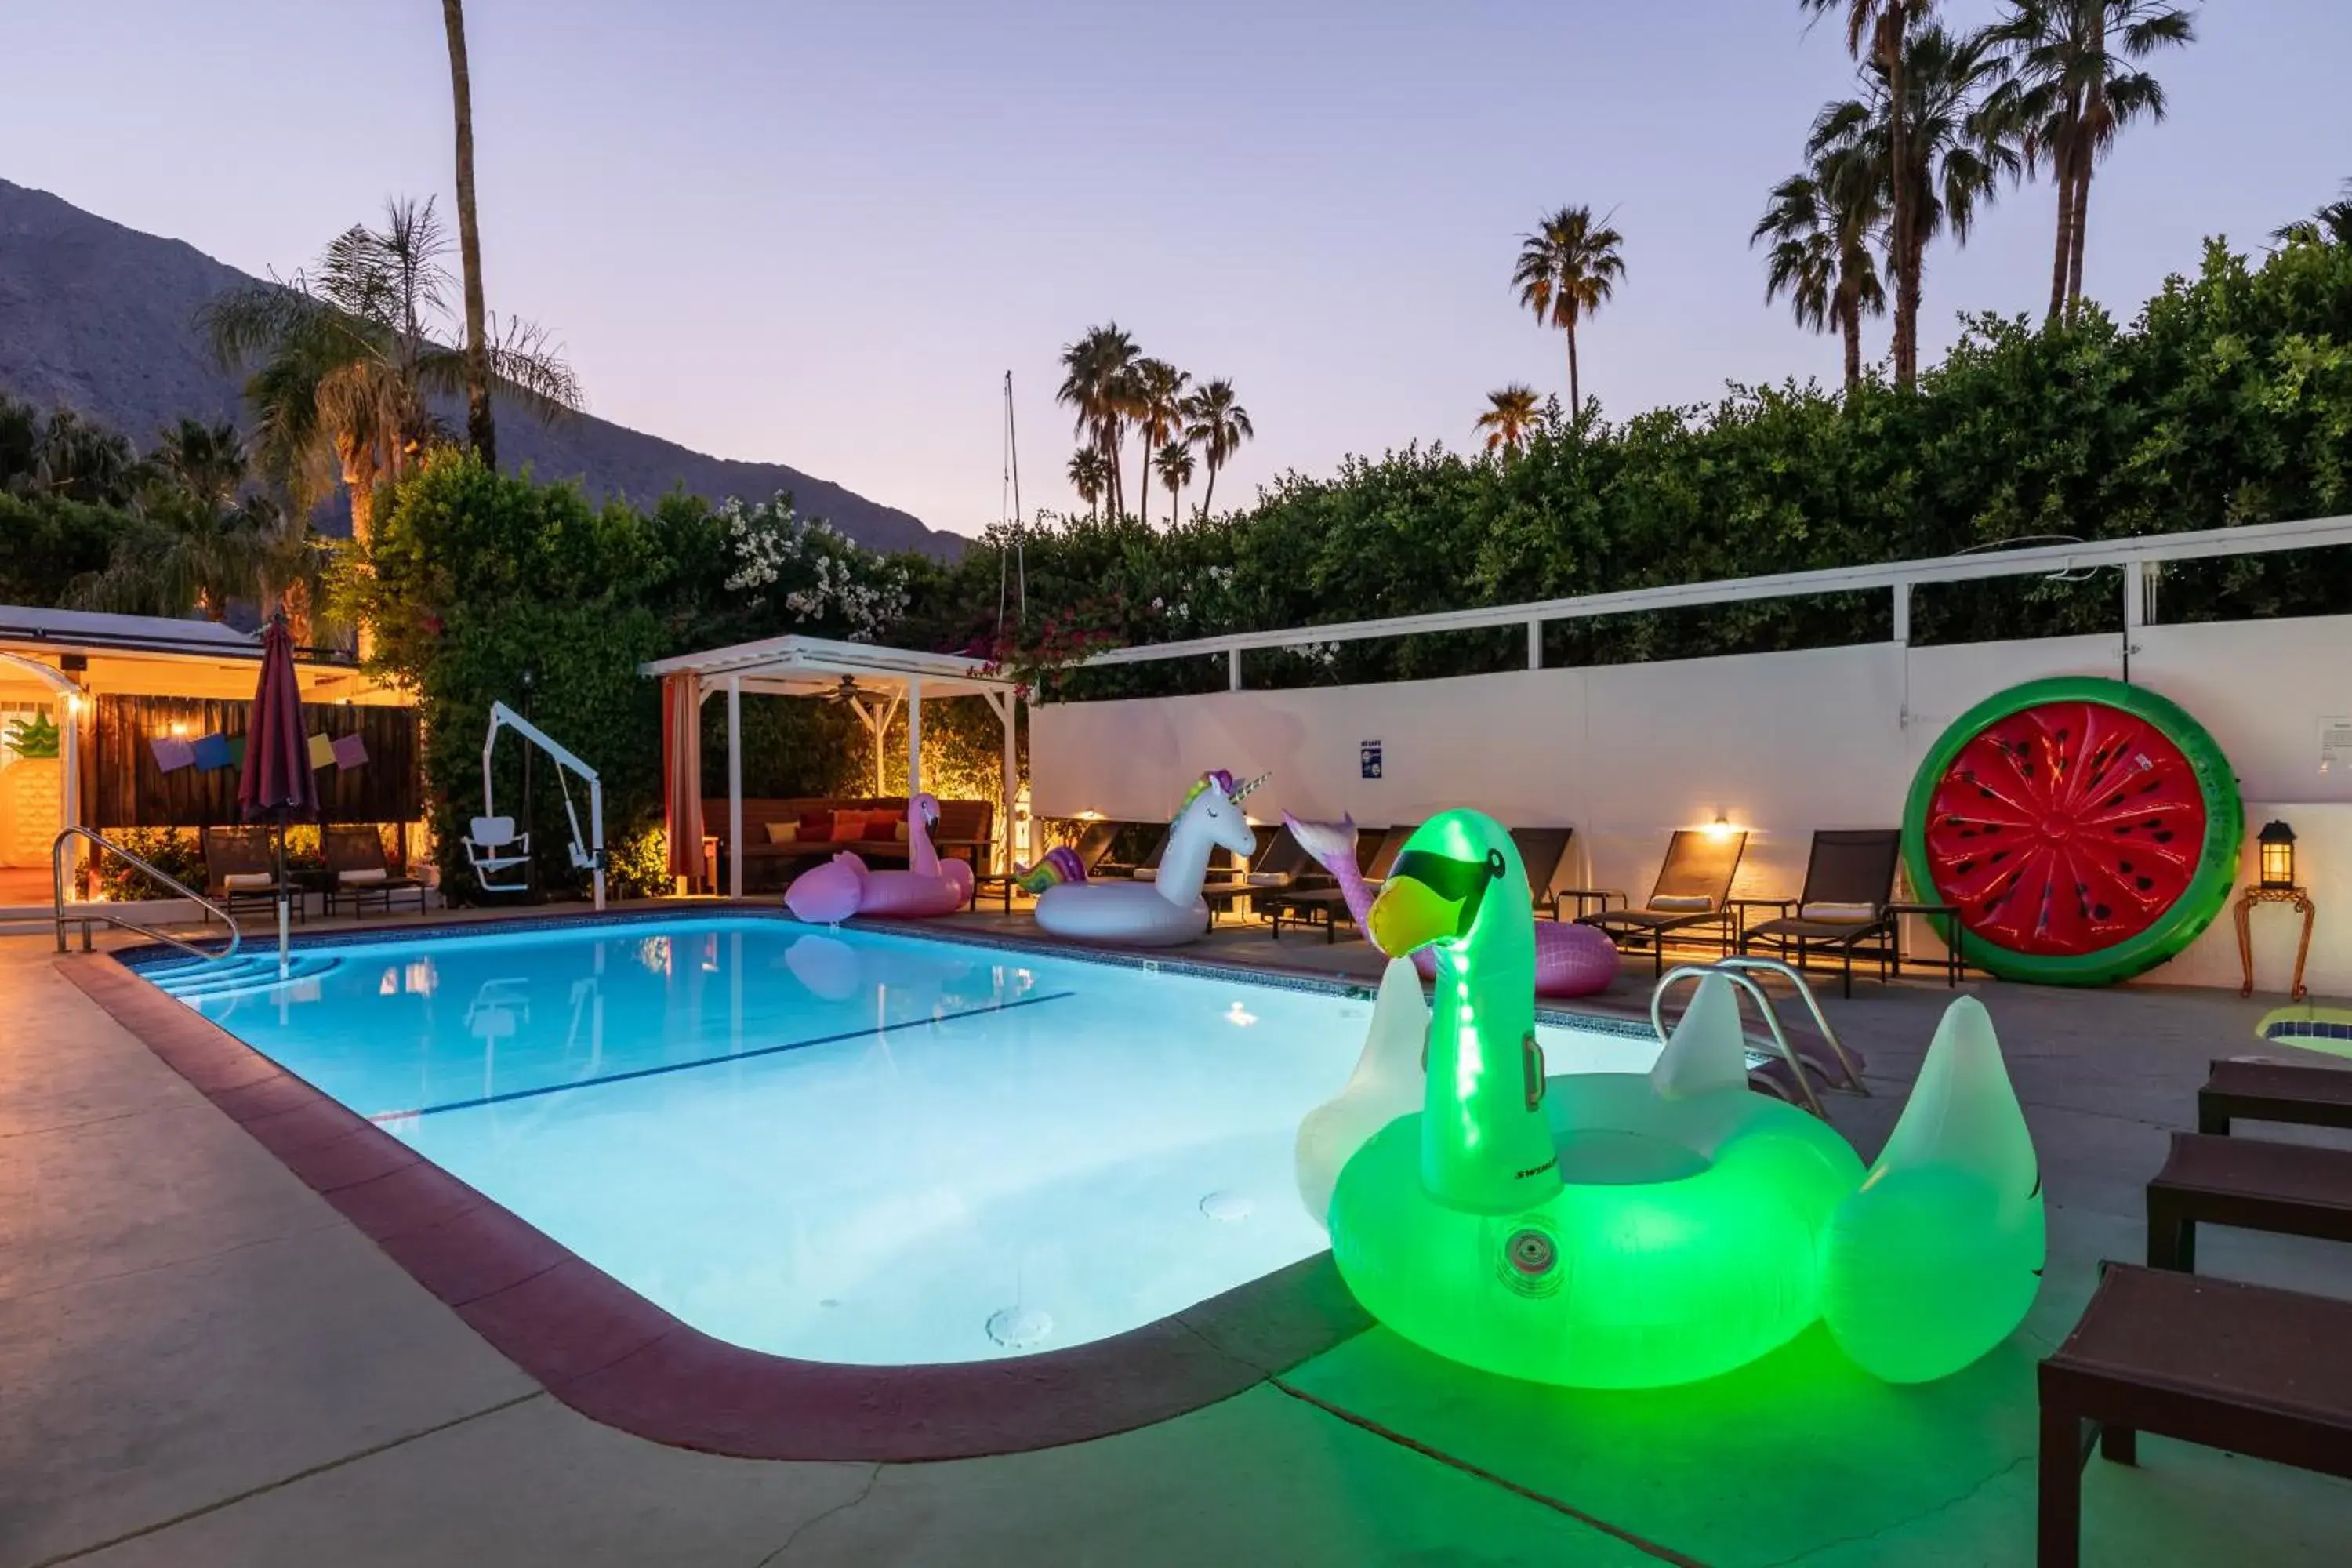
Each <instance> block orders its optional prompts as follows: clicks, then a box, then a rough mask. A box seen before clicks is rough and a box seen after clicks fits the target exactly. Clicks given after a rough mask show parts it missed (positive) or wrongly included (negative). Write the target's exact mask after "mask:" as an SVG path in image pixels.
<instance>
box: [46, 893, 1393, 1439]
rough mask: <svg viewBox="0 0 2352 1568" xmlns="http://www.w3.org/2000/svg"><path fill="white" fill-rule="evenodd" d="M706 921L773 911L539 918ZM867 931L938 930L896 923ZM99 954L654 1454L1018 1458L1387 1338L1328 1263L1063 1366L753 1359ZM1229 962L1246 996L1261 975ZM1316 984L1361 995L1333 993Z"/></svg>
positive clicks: (96, 995) (134, 1026)
mask: <svg viewBox="0 0 2352 1568" xmlns="http://www.w3.org/2000/svg"><path fill="white" fill-rule="evenodd" d="M705 910H708V911H710V912H712V913H720V914H725V915H730V916H731V915H738V914H758V913H760V912H761V911H759V910H755V909H745V908H744V907H742V906H734V905H713V904H698V905H696V906H694V912H693V913H687V912H686V911H685V910H681V909H679V908H677V907H676V906H673V907H670V908H668V909H665V910H646V911H623V912H619V913H618V914H617V916H616V914H615V912H614V911H606V912H604V913H601V914H584V913H583V914H567V915H563V916H556V917H551V918H549V919H548V920H546V921H540V920H537V919H536V918H533V919H530V921H529V922H528V923H529V925H530V926H572V925H583V924H598V923H611V922H612V921H614V920H615V919H616V918H617V919H619V920H621V921H630V922H634V921H638V920H661V919H667V920H673V921H674V920H677V919H678V918H680V917H681V915H684V917H685V918H688V919H692V918H695V916H696V915H698V914H701V913H702V912H703V911H705ZM517 929H527V927H525V926H524V925H523V922H520V921H516V920H513V919H508V920H499V921H478V922H460V923H447V924H444V923H435V924H431V925H425V926H415V925H411V926H405V927H394V928H361V929H356V930H353V931H341V932H333V933H316V934H313V935H312V936H310V937H309V938H308V939H298V941H297V942H296V943H295V945H297V946H299V947H304V948H317V947H332V946H350V945H357V944H360V943H373V942H383V941H386V940H398V939H399V938H400V937H402V936H404V935H407V936H414V937H416V938H427V937H438V936H447V935H456V934H465V933H467V932H468V931H515V930H517ZM870 929H874V930H877V931H889V932H890V933H892V934H913V935H924V936H936V935H940V934H943V933H940V932H938V931H933V930H928V929H924V928H914V929H911V930H910V929H908V928H907V927H903V926H898V925H890V926H885V925H883V924H881V923H880V922H874V923H873V924H872V926H871V927H870ZM992 945H1000V946H1005V947H1020V946H1021V945H1022V944H1018V943H1013V942H992ZM160 951H162V952H170V951H171V950H169V949H162V950H160ZM1028 951H1038V952H1042V951H1044V950H1042V949H1035V948H1032V949H1028ZM93 956H96V957H98V960H99V961H98V962H96V963H92V962H91V961H90V959H89V958H88V957H80V958H76V957H68V958H61V959H58V960H57V961H55V962H56V966H57V968H58V970H59V971H60V972H62V973H64V974H65V976H66V977H67V978H68V980H70V981H71V982H72V983H73V984H75V985H76V986H77V987H79V989H80V990H81V991H82V992H83V993H84V994H86V995H88V996H89V998H90V999H91V1001H93V1002H94V1003H96V1004H97V1005H98V1006H99V1007H100V1009H102V1010H103V1011H104V1012H106V1013H107V1014H108V1015H109V1016H111V1017H112V1018H113V1019H114V1020H115V1022H117V1023H118V1024H120V1025H121V1026H122V1027H123V1028H124V1029H125V1030H126V1031H127V1032H128V1033H130V1034H131V1036H132V1037H134V1038H136V1039H138V1040H139V1041H140V1042H141V1043H142V1044H143V1045H145V1046H146V1047H147V1048H148V1049H149V1050H151V1051H152V1052H153V1053H154V1054H155V1055H156V1056H157V1057H158V1058H161V1059H162V1060H163V1062H164V1064H165V1065H167V1066H168V1067H170V1068H172V1069H173V1071H174V1072H176V1073H178V1074H179V1075H180V1077H181V1078H183V1079H185V1080H186V1081H187V1082H188V1083H189V1085H190V1086H191V1087H193V1088H194V1089H196V1090H197V1092H199V1093H200V1094H202V1095H204V1096H205V1098H206V1099H207V1100H211V1101H212V1103H213V1104H214V1105H215V1107H216V1108H218V1109H219V1110H221V1112H222V1113H223V1114H224V1115H226V1116H227V1117H228V1118H229V1119H230V1120H231V1121H236V1123H237V1124H238V1125H239V1126H241V1127H243V1128H244V1130H245V1131H246V1132H247V1135H248V1136H250V1137H251V1138H252V1139H253V1140H254V1141H255V1142H257V1143H259V1144H260V1145H261V1146H262V1147H263V1148H264V1149H267V1150H268V1152H270V1153H272V1154H273V1155H275V1156H276V1157H277V1158H278V1161H279V1162H280V1163H283V1164H284V1165H285V1166H286V1167H287V1168H288V1169H289V1171H291V1172H292V1173H294V1174H295V1175H296V1176H297V1177H298V1178H299V1179H300V1180H301V1181H302V1182H303V1183H304V1184H306V1185H308V1186H309V1187H310V1189H311V1190H312V1191H314V1192H316V1193H318V1194H320V1196H321V1197H323V1198H325V1199H326V1200H327V1202H328V1203H329V1205H331V1206H332V1207H333V1208H334V1209H335V1210H336V1211H337V1212H338V1213H339V1214H341V1215H342V1216H343V1217H344V1218H345V1219H347V1220H349V1221H350V1222H351V1223H352V1225H354V1226H357V1227H358V1228H359V1229H360V1231H361V1232H362V1234H364V1235H366V1236H367V1237H369V1238H370V1239H371V1240H373V1242H374V1243H375V1244H376V1246H377V1247H380V1248H381V1249H382V1250H383V1252H384V1253H385V1254H386V1255H388V1256H389V1257H390V1258H392V1259H393V1260H394V1262H396V1263H398V1264H399V1265H400V1266H401V1267H402V1268H404V1269H405V1270H406V1271H407V1273H408V1274H409V1276H410V1277H411V1278H412V1279H415V1281H416V1282H417V1283H418V1284H419V1285H421V1286H423V1287H424V1288H425V1289H426V1290H427V1291H428V1292H430V1293H431V1294H432V1295H433V1296H435V1297H436V1298H437V1299H438V1300H441V1301H442V1302H443V1303H444V1304H445V1305H446V1306H448V1307H449V1308H450V1309H451V1310H454V1311H455V1312H456V1313H457V1315H458V1316H459V1317H460V1318H462V1319H463V1320H464V1321H466V1322H467V1325H468V1326H469V1327H471V1328H472V1329H473V1330H474V1331H476V1332H477V1333H478V1334H480V1335H481V1336H482V1338H483V1339H485V1340H487V1341H488V1342H489V1343H490V1345H491V1346H492V1347H493V1348H494V1349H496V1350H497V1351H498V1352H499V1353H500V1354H502V1355H504V1356H505V1357H506V1358H507V1359H508V1360H509V1361H510V1362H512V1363H514V1364H515V1365H516V1366H518V1367H520V1369H521V1370H522V1371H523V1372H525V1373H528V1374H529V1375H530V1376H531V1377H533V1378H534V1379H536V1380H537V1381H538V1382H539V1383H540V1384H541V1385H542V1386H544V1387H545V1388H546V1389H547V1390H548V1392H549V1393H551V1394H554V1395H555V1397H556V1398H558V1399H560V1400H562V1402H563V1403H564V1404H566V1405H570V1406H571V1407H572V1409H574V1410H577V1411H579V1412H580V1413H581V1414H582V1415H587V1416H589V1417H590V1418H591V1419H593V1420H596V1421H599V1422H602V1423H604V1424H605V1425H607V1426H615V1427H618V1428H620V1429H621V1430H623V1431H625V1432H628V1433H630V1434H632V1435H634V1436H639V1437H644V1438H646V1439H648V1440H650V1441H653V1442H657V1443H663V1444H667V1445H670V1446H672V1447H682V1448H691V1449H697V1450H699V1451H702V1452H706V1453H713V1454H724V1455H729V1456H732V1457H735V1458H758V1459H798V1460H836V1461H861V1462H873V1461H892V1462H909V1461H927V1460H940V1459H956V1458H982V1457H986V1456H990V1455H998V1454H1013V1453H1024V1452H1029V1451H1032V1450H1034V1449H1038V1448H1049V1447H1060V1446H1062V1445H1065V1444H1069V1443H1080V1442H1087V1441H1091V1440H1093V1439H1095V1438H1098V1437H1108V1436H1114V1435H1116V1434H1118V1433H1120V1432H1127V1431H1132V1430H1134V1429H1136V1428H1138V1427H1141V1426H1151V1425H1154V1424H1156V1423H1159V1422H1161V1421H1166V1420H1171V1419H1172V1418H1174V1417H1176V1416H1179V1415H1188V1414H1190V1413H1191V1412H1192V1411H1195V1410H1199V1409H1202V1408H1204V1407H1206V1406H1208V1405H1213V1404H1216V1403H1218V1402H1219V1401H1221V1400H1224V1399H1228V1398H1231V1397H1232V1396H1234V1394H1241V1393H1243V1392H1244V1391H1246V1390H1247V1389H1249V1388H1252V1387H1254V1386H1255V1385H1257V1384H1261V1383H1264V1382H1266V1381H1267V1380H1268V1379H1270V1378H1272V1377H1274V1376H1275V1375H1276V1374H1278V1373H1282V1372H1286V1371H1287V1370H1289V1369H1290V1368H1292V1367H1295V1366H1297V1365H1298V1364H1299V1363H1303V1362H1306V1361H1308V1360H1310V1359H1312V1358H1313V1357H1315V1356H1318V1355H1320V1354H1322V1353H1323V1352H1325V1351H1328V1350H1330V1349H1332V1348H1334V1347H1335V1346H1337V1345H1339V1344H1340V1343H1343V1342H1346V1341H1347V1340H1349V1339H1350V1338H1352V1337H1354V1336H1355V1335H1356V1334H1358V1333H1360V1332H1361V1331H1364V1330H1366V1329H1368V1328H1370V1327H1371V1326H1372V1325H1371V1319H1370V1316H1369V1315H1367V1314H1366V1313H1365V1312H1364V1310H1363V1309H1362V1308H1361V1307H1360V1306H1359V1305H1358V1304H1357V1303H1356V1300H1355V1299H1354V1297H1353V1296H1351V1295H1350V1294H1349V1291H1348V1289H1347V1287H1346V1285H1345V1284H1344V1283H1343V1282H1342V1281H1341V1280H1340V1279H1339V1271H1338V1269H1337V1268H1336V1267H1335V1266H1334V1265H1333V1263H1332V1261H1331V1255H1330V1253H1329V1252H1328V1251H1323V1252H1318V1253H1317V1254H1315V1255H1314V1256H1312V1257H1309V1258H1303V1259H1301V1260H1299V1261H1298V1262H1297V1263H1295V1264H1292V1265H1290V1266H1289V1267H1287V1268H1281V1269H1277V1270H1276V1271H1275V1272H1273V1273H1271V1274H1267V1275H1264V1276H1261V1277H1260V1278H1258V1279H1254V1280H1251V1281H1249V1282H1248V1283H1246V1284H1244V1285H1241V1286H1238V1287H1236V1288H1235V1289H1232V1290H1228V1291H1226V1292H1224V1293H1223V1294H1222V1295H1219V1296H1215V1297H1212V1298H1210V1299H1209V1300H1205V1301H1202V1302H1198V1303H1196V1304H1194V1305H1193V1306H1191V1307H1188V1308H1186V1309H1185V1310H1182V1311H1181V1312H1177V1313H1175V1314H1173V1315H1171V1316H1169V1317H1166V1318H1162V1319H1160V1320H1159V1321H1156V1322H1151V1323H1147V1324H1144V1325H1143V1326H1141V1327H1139V1328H1136V1329H1131V1330H1129V1331H1126V1332H1124V1333H1120V1334H1117V1335H1113V1336H1112V1337H1110V1338H1108V1339H1103V1340H1097V1341H1094V1342H1089V1343H1087V1344H1083V1345H1074V1346H1071V1347H1069V1348H1068V1349H1066V1350H1057V1351H1048V1352H1040V1353H1037V1354H1032V1355H1024V1356H1014V1357H1007V1358H1004V1359H1002V1360H996V1361H984V1362H967V1363H943V1364H934V1365H919V1366H862V1365H847V1364H842V1363H826V1362H811V1361H802V1360H798V1359H795V1358H793V1357H789V1356H782V1355H775V1354H771V1353H769V1352H761V1351H755V1350H750V1349H747V1348H745V1347H743V1346H740V1345H736V1344H731V1343H730V1342H726V1341H724V1340H720V1339H719V1338H717V1337H716V1336H714V1335H711V1334H709V1333H706V1332H704V1331H701V1330H699V1329H697V1328H695V1327H694V1326H693V1325H691V1324H689V1323H687V1322H684V1321H681V1320H679V1319H677V1318H676V1317H674V1316H672V1315H671V1314H670V1313H668V1312H667V1311H665V1310H662V1309H661V1308H659V1307H657V1306H656V1305H655V1304H654V1303H652V1302H651V1301H649V1300H646V1298H645V1297H643V1296H641V1295H639V1294H638V1293H637V1292H636V1291H635V1290H633V1289H630V1288H629V1287H627V1286H626V1285H624V1284H622V1283H621V1282H620V1281H619V1280H617V1279H614V1278H613V1277H612V1276H611V1275H609V1274H606V1273H605V1272H604V1270H602V1269H600V1268H596V1267H595V1266H594V1265H593V1264H592V1263H590V1262H588V1261H587V1260H586V1259H584V1258H581V1257H579V1256H578V1255H577V1254H575V1253H573V1252H572V1250H571V1249H570V1248H568V1247H564V1246H562V1244H561V1243H559V1242H557V1241H555V1240H554V1239H553V1238H552V1237H549V1236H547V1235H546V1233H544V1232H543V1231H541V1230H540V1229H538V1228H537V1227H536V1226H532V1225H530V1223H528V1222H527V1221H525V1220H523V1219H522V1218H521V1217H520V1216H519V1215H515V1214H514V1213H513V1212H512V1211H511V1210H509V1209H508V1208H506V1207H505V1206H503V1205H500V1204H499V1203H498V1202H496V1201H495V1200H493V1199H491V1198H489V1197H488V1196H486V1195H485V1194H481V1193H479V1192H478V1191H476V1190H475V1189H474V1188H473V1187H471V1186H469V1185H467V1184H466V1183H464V1182H462V1181H460V1180H459V1179H458V1178H457V1177H456V1176H455V1175H452V1174H451V1173H448V1172H447V1171H445V1170H443V1169H442V1168H441V1167H440V1166H438V1165H436V1164H434V1163H432V1162H431V1161H429V1160H427V1159H425V1157H424V1156H423V1155H421V1154H419V1153H418V1152H416V1151H415V1149H414V1148H412V1147H411V1146H410V1145H408V1144H407V1143H405V1142H402V1141H401V1140H399V1139H397V1138H395V1137H394V1136H393V1135H392V1134H390V1133H389V1132H387V1131H384V1130H383V1128H381V1127H379V1126H377V1125H375V1124H374V1123H373V1122H371V1121H368V1120H367V1119H366V1118H364V1117H362V1116H361V1115H359V1114H358V1113H357V1112H355V1111H352V1110H349V1109H348V1108H346V1107H344V1106H343V1105H341V1104H340V1103H339V1102H337V1101H336V1100H332V1099H331V1098H330V1097H329V1096H327V1095H326V1094H325V1093H323V1092H322V1091H320V1089H316V1088H314V1087H313V1086H312V1085H311V1084H310V1083H309V1082H308V1081H306V1080H305V1079H301V1078H300V1077H299V1076H298V1075H296V1074H294V1073H290V1072H288V1071H287V1070H286V1069H285V1068H281V1067H279V1066H278V1064H277V1063H276V1062H274V1061H272V1060H270V1059H269V1058H268V1057H266V1056H264V1055H263V1054H262V1053H260V1052H259V1051H257V1050H256V1049H254V1048H253V1047H250V1046H248V1045H247V1044H246V1043H245V1042H244V1041H242V1040H240V1039H238V1038H236V1036H234V1035H232V1034H230V1033H229V1032H228V1031H227V1030H226V1029H224V1028H222V1027H221V1026H219V1025H217V1024H215V1023H214V1022H212V1021H211V1020H210V1019H208V1018H206V1017H205V1016H202V1015H201V1014H199V1013H197V1012H196V1011H195V1010H194V1009H193V1008H191V1007H189V1006H188V1005H185V1004H184V1003H183V1002H181V1001H179V1000H177V999H175V998H173V997H172V996H170V995H168V994H165V993H164V992H163V991H162V990H160V989H158V988H157V987H155V986H154V985H152V984H149V983H148V982H147V981H146V980H144V979H143V978H142V977H141V976H140V975H139V973H138V966H139V963H141V962H142V961H144V960H147V959H148V958H150V957H151V954H150V953H149V952H147V951H145V950H141V949H133V950H126V951H125V952H121V953H107V954H103V955H93ZM126 958H127V959H129V960H130V961H131V962H124V960H125V959H126ZM1168 967H1171V968H1172V967H1174V966H1173V965H1170V966H1168ZM1198 967H1210V966H1198ZM1215 967H1216V969H1217V972H1218V973H1221V974H1225V975H1230V976H1232V977H1234V978H1238V979H1251V978H1254V977H1255V972H1254V971H1249V970H1247V969H1244V968H1242V967H1240V966H1232V967H1230V968H1228V967H1225V966H1215ZM1277 978H1291V977H1277ZM1297 978H1300V979H1304V978H1306V977H1297ZM1313 988H1314V989H1318V990H1323V989H1328V990H1332V991H1337V992H1364V991H1365V990H1366V988H1365V987H1363V986H1361V985H1349V984H1343V983H1339V982H1320V983H1316V984H1314V985H1313Z"/></svg>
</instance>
